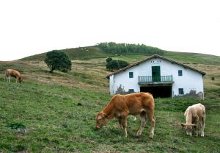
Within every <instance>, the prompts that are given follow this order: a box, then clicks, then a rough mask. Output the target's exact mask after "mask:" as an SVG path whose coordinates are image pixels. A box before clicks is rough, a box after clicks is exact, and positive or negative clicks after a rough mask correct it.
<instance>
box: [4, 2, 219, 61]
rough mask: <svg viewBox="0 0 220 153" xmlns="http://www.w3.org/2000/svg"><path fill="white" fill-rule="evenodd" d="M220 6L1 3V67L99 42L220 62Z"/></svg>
mask: <svg viewBox="0 0 220 153" xmlns="http://www.w3.org/2000/svg"><path fill="white" fill-rule="evenodd" d="M219 8H220V5H219V1H218V0H0V21H1V22H0V61H4V60H15V59H19V58H22V57H26V56H30V55H34V54H38V53H42V52H47V51H51V50H55V49H65V48H76V47H84V46H90V45H96V44H97V43H100V42H116V43H134V44H138V43H139V44H145V45H148V46H153V47H158V48H161V49H164V50H169V51H183V52H196V53H204V54H212V55H218V56H220V9H219Z"/></svg>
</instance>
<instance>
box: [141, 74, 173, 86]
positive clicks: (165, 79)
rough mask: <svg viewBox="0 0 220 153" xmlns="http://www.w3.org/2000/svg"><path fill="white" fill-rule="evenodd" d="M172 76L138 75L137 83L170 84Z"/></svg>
mask: <svg viewBox="0 0 220 153" xmlns="http://www.w3.org/2000/svg"><path fill="white" fill-rule="evenodd" d="M172 83H173V76H172V75H167V76H160V77H152V76H138V84H139V85H145V84H172Z"/></svg>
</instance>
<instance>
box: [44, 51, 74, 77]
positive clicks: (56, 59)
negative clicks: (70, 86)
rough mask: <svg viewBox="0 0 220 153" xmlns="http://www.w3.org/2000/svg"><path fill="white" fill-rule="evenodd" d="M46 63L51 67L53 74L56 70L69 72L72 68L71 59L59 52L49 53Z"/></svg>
mask: <svg viewBox="0 0 220 153" xmlns="http://www.w3.org/2000/svg"><path fill="white" fill-rule="evenodd" d="M44 62H45V63H46V64H47V66H48V67H49V69H50V72H51V73H52V72H53V71H54V70H58V71H62V72H68V71H70V70H71V66H72V63H71V60H70V59H69V57H68V56H67V55H66V54H65V53H64V52H61V51H57V50H53V51H50V52H47V54H46V58H45V60H44Z"/></svg>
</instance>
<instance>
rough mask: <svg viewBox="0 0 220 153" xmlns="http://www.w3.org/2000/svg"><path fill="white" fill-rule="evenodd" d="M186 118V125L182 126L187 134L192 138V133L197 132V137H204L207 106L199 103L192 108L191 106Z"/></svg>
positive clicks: (187, 110) (185, 114) (186, 112)
mask: <svg viewBox="0 0 220 153" xmlns="http://www.w3.org/2000/svg"><path fill="white" fill-rule="evenodd" d="M184 116H185V118H186V123H182V124H181V125H182V126H183V127H184V129H185V130H186V134H187V135H190V136H192V132H195V135H196V136H198V135H199V134H200V135H201V136H202V137H204V129H205V117H206V114H205V106H204V105H202V104H200V103H198V104H194V105H192V106H189V107H188V108H187V109H186V111H185V113H184Z"/></svg>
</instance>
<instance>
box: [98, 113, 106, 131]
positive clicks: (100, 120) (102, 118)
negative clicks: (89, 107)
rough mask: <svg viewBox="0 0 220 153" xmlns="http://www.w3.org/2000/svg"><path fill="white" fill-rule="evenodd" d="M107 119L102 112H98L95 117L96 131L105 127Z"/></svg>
mask: <svg viewBox="0 0 220 153" xmlns="http://www.w3.org/2000/svg"><path fill="white" fill-rule="evenodd" d="M106 123H107V118H106V114H105V113H104V112H100V113H98V114H97V116H96V129H100V128H101V127H102V126H104V125H106Z"/></svg>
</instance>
